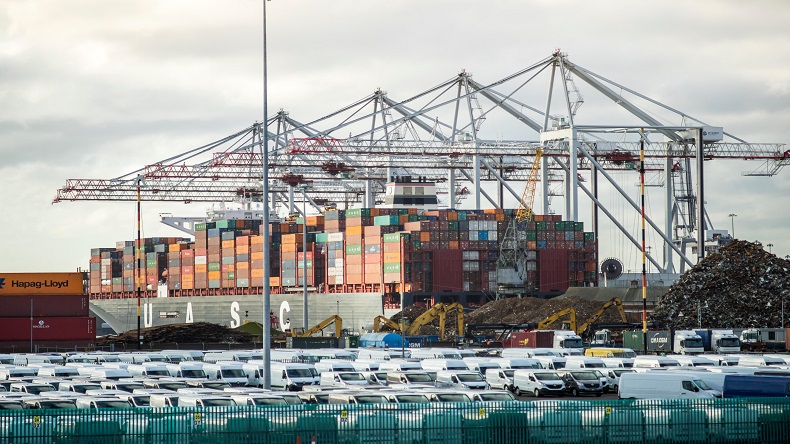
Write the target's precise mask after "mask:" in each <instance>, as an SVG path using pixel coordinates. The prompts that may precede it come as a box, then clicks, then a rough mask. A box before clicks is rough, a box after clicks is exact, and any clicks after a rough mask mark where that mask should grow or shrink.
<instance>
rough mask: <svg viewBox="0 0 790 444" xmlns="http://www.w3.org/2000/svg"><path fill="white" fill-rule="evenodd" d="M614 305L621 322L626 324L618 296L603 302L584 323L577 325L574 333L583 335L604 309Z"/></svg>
mask: <svg viewBox="0 0 790 444" xmlns="http://www.w3.org/2000/svg"><path fill="white" fill-rule="evenodd" d="M612 305H614V306H615V307H617V312H618V313H619V314H620V319H621V320H622V321H623V324H628V316H626V314H625V309H623V301H621V300H620V298H612V299H609V300H608V301H607V302H606V303H605V304H603V305H602V306H601V308H599V309H598V311H596V312H595V313H593V315H592V316H590V317H589V318H588V319H587V320H586V321H584V323H583V324H582V325H581V326H579V328H578V329H577V330H576V334H578V335H580V336H581V335H583V334H584V333H585V332H586V331H587V329H588V328H590V326H591V325H592V324H593V323H594V322H595V321H597V320H598V319H599V318H600V317H601V316H603V314H604V312H606V309H607V308H609V307H611V306H612Z"/></svg>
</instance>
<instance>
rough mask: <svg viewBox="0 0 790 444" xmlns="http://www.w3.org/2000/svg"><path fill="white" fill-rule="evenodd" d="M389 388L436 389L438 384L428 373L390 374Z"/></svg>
mask: <svg viewBox="0 0 790 444" xmlns="http://www.w3.org/2000/svg"><path fill="white" fill-rule="evenodd" d="M437 374H438V372H437ZM387 386H391V387H394V388H398V389H403V388H409V389H414V388H418V387H435V386H436V383H435V382H434V380H433V379H432V378H431V377H430V376H428V374H427V373H423V372H415V371H409V372H388V373H387Z"/></svg>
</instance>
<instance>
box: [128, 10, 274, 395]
mask: <svg viewBox="0 0 790 444" xmlns="http://www.w3.org/2000/svg"><path fill="white" fill-rule="evenodd" d="M266 1H267V0H263V124H262V127H263V134H262V135H261V136H260V139H261V152H262V153H261V154H262V158H263V159H262V160H263V162H262V163H263V165H261V166H262V167H263V175H262V177H261V182H263V183H262V187H261V188H262V189H261V194H263V221H262V223H261V225H263V226H262V227H261V230H260V234H261V236H262V237H263V332H262V333H263V334H262V336H263V388H265V389H271V388H272V376H271V367H272V360H271V358H272V355H271V338H272V336H271V333H272V332H271V322H270V319H269V312H270V311H271V303H272V301H271V290H270V288H269V277H270V275H271V251H270V249H269V131H268V119H269V116H268V115H269V109H268V97H267V95H268V86H267V78H266V71H267V69H268V66H267V64H266ZM138 310H139V309H138Z"/></svg>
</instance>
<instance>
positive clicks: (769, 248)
mask: <svg viewBox="0 0 790 444" xmlns="http://www.w3.org/2000/svg"><path fill="white" fill-rule="evenodd" d="M773 246H774V244H768V253H769V254H771V253H772V251H771V248H772V247H773Z"/></svg>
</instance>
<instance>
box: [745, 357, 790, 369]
mask: <svg viewBox="0 0 790 444" xmlns="http://www.w3.org/2000/svg"><path fill="white" fill-rule="evenodd" d="M738 365H739V366H741V367H768V366H772V365H786V364H785V361H784V359H782V358H776V357H773V356H768V355H739V356H738Z"/></svg>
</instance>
